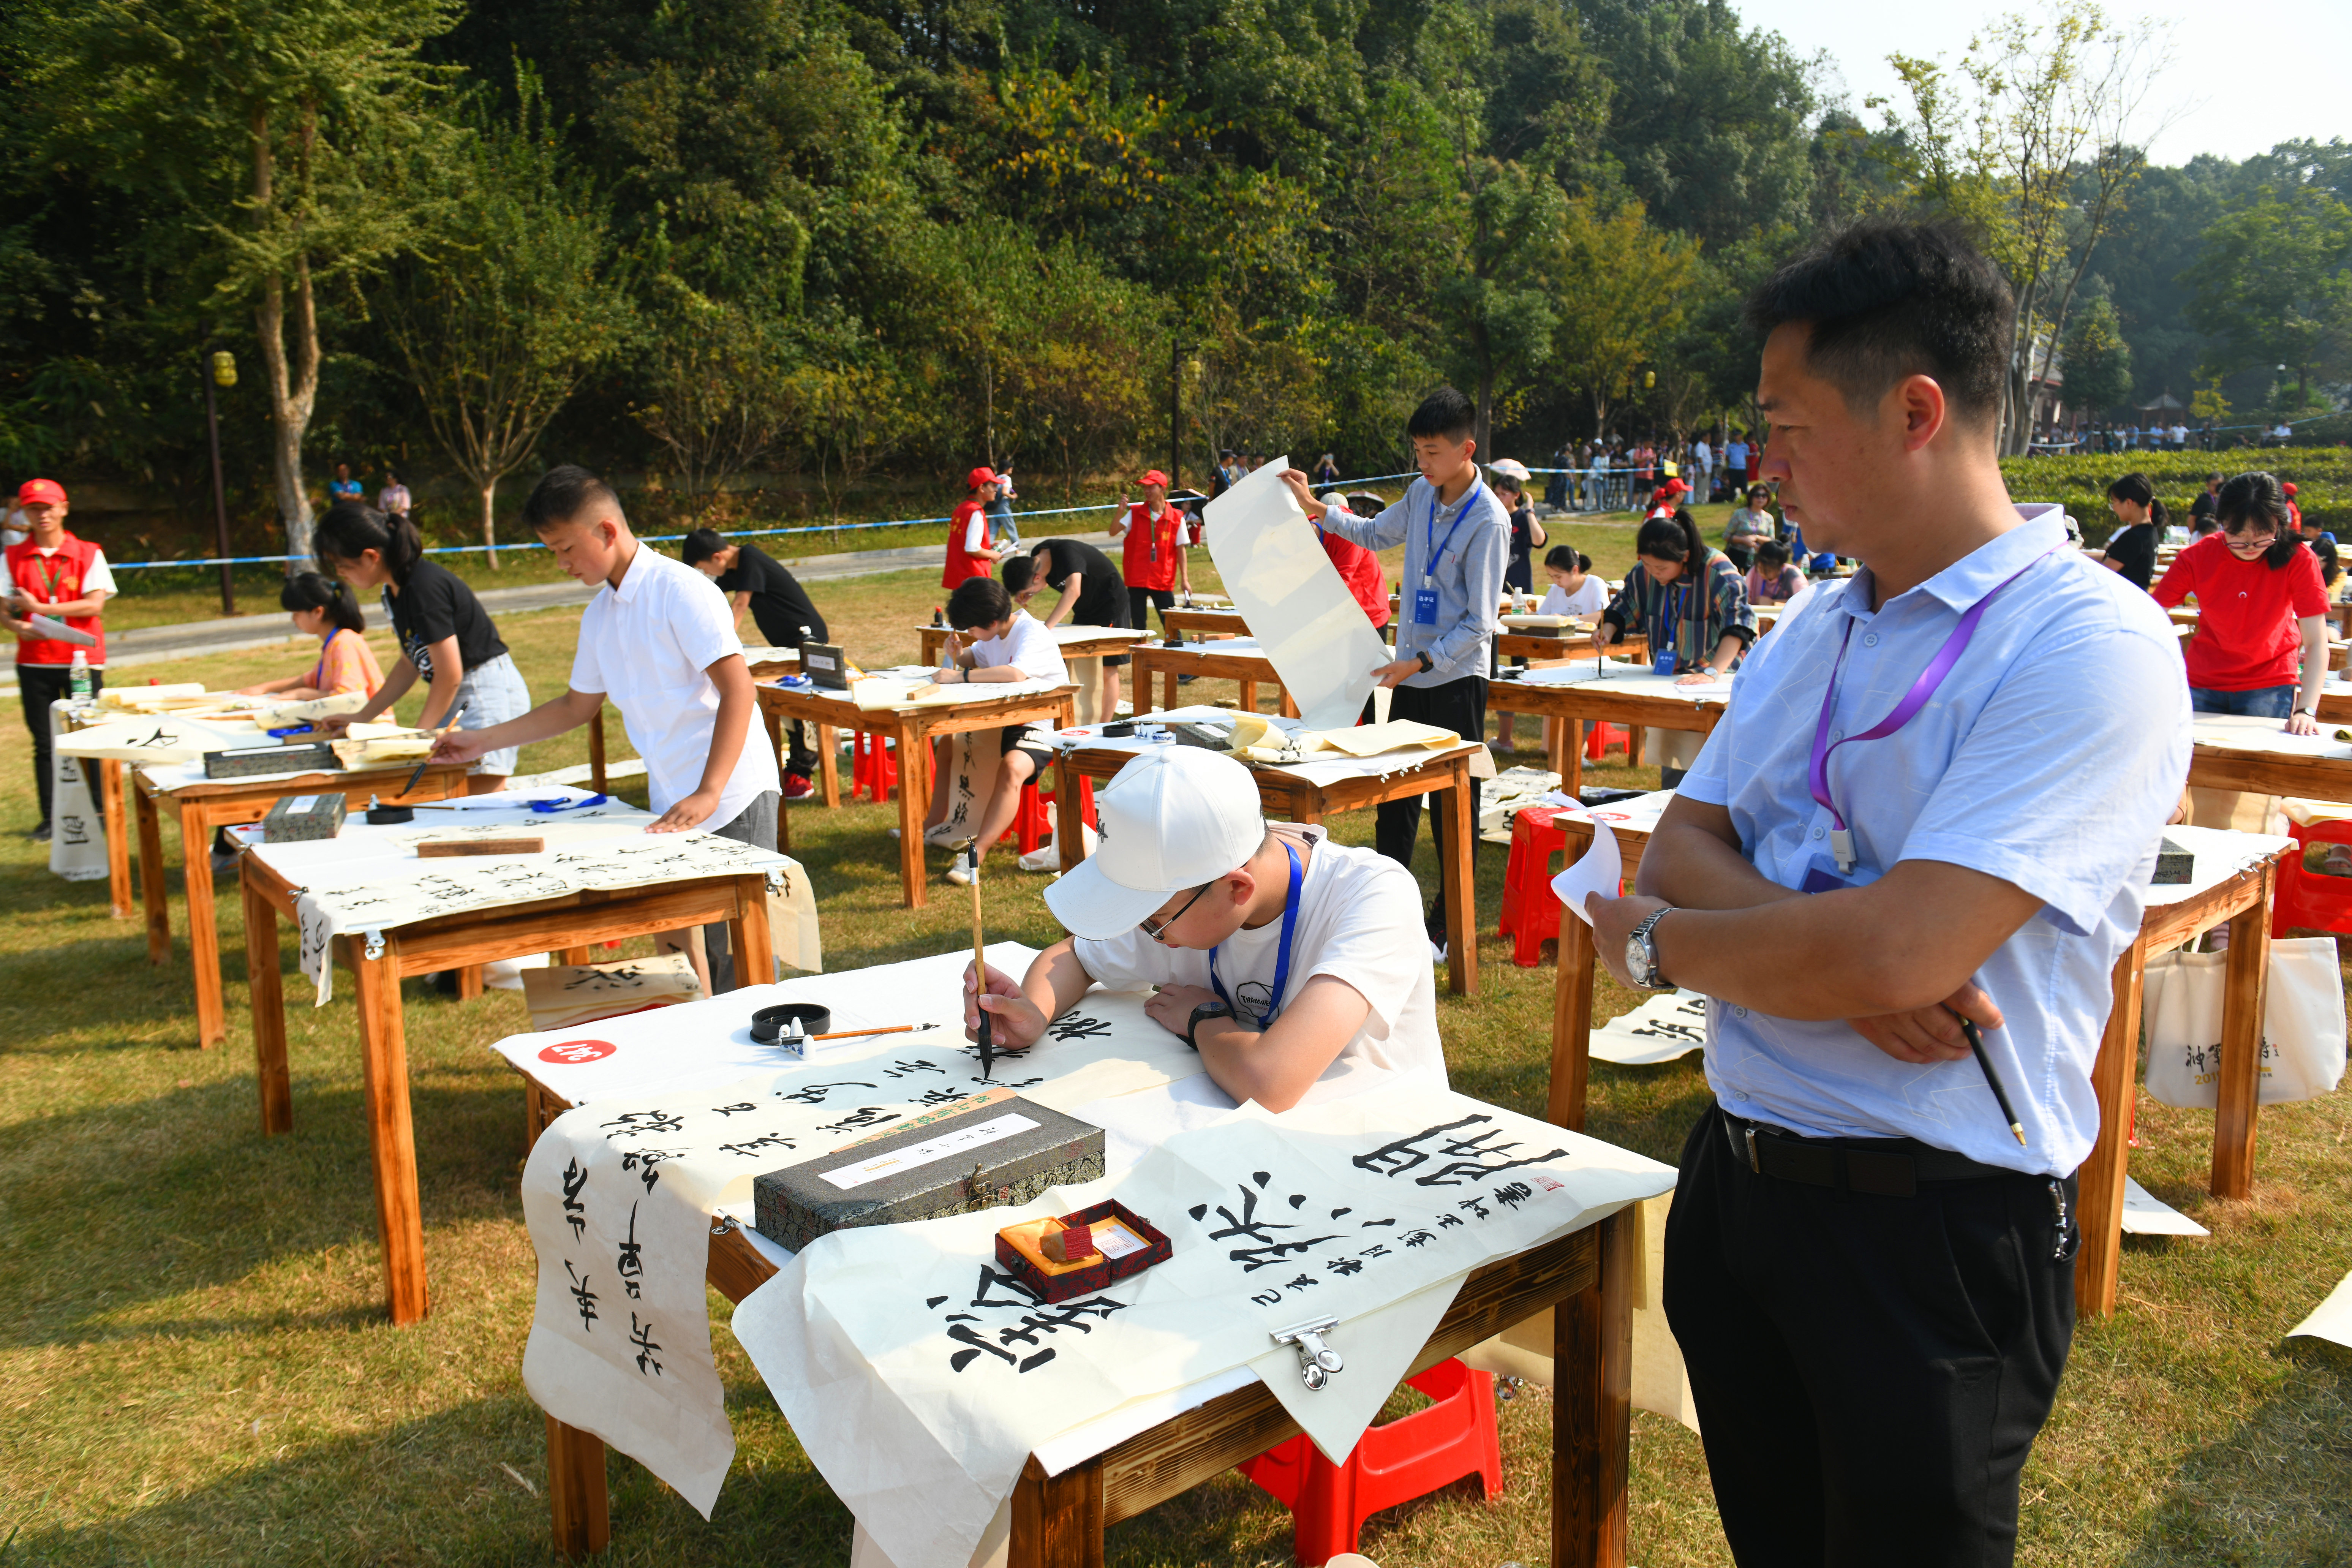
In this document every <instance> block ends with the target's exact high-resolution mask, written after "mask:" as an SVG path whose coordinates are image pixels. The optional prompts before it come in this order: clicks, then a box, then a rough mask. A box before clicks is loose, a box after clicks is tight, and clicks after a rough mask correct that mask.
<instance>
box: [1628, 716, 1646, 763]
mask: <svg viewBox="0 0 2352 1568" xmlns="http://www.w3.org/2000/svg"><path fill="white" fill-rule="evenodd" d="M1646 728H1648V726H1647V725H1643V724H1628V725H1626V726H1625V765H1626V766H1627V767H1629V768H1638V767H1640V766H1641V765H1642V731H1643V730H1644V729H1646Z"/></svg>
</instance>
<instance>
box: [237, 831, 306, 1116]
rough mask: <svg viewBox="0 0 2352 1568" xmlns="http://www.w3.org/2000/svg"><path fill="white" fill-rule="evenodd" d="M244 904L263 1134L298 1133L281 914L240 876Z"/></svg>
mask: <svg viewBox="0 0 2352 1568" xmlns="http://www.w3.org/2000/svg"><path fill="white" fill-rule="evenodd" d="M237 885H238V887H239V888H240V889H242V890H243V892H244V899H245V983H246V994H247V1002H248V1003H250V1004H251V1005H252V1008H253V1076H254V1080H255V1082H256V1084H257V1086H258V1087H259V1089H260V1090H261V1130H262V1131H264V1132H291V1131H294V1084H293V1079H292V1078H291V1076H290V1075H289V1072H288V1071H287V1067H286V994H285V987H284V984H283V983H282V982H281V981H280V980H279V978H278V910H276V909H275V908H273V907H272V906H271V904H270V902H269V900H268V899H265V898H263V897H262V896H261V892H260V890H259V889H257V888H256V887H255V886H254V885H253V879H251V878H249V877H239V878H238V879H237Z"/></svg>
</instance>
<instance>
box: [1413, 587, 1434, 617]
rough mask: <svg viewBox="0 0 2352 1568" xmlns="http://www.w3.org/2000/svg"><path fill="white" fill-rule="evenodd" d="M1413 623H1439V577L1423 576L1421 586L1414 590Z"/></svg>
mask: <svg viewBox="0 0 2352 1568" xmlns="http://www.w3.org/2000/svg"><path fill="white" fill-rule="evenodd" d="M1412 624H1413V625H1414V626H1435V625H1436V624H1437V579H1436V578H1434V577H1423V579H1422V580H1421V586H1420V587H1418V588H1415V589H1414V590H1413V591H1412Z"/></svg>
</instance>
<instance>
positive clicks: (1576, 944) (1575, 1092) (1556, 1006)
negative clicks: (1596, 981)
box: [1544, 910, 1594, 1132]
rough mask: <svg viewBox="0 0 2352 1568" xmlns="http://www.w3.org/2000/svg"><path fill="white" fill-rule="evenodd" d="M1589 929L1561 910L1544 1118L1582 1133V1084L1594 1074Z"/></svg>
mask: <svg viewBox="0 0 2352 1568" xmlns="http://www.w3.org/2000/svg"><path fill="white" fill-rule="evenodd" d="M1593 957H1594V955H1593V949H1592V928H1591V926H1589V925H1586V924H1585V923H1584V922H1583V921H1580V920H1579V919H1577V918H1576V916H1574V915H1573V914H1570V912H1569V911H1568V910H1561V911H1560V913H1559V971H1558V973H1555V974H1554V975H1553V976H1552V990H1551V1086H1550V1088H1549V1090H1548V1091H1547V1092H1546V1095H1545V1098H1544V1120H1545V1121H1549V1122H1551V1123H1553V1124H1554V1125H1555V1126H1559V1127H1565V1128H1568V1129H1569V1130H1570V1131H1575V1132H1581V1131H1584V1099H1585V1092H1586V1085H1587V1083H1588V1081H1589V1080H1590V1079H1591V1072H1592V980H1593V974H1592V970H1593Z"/></svg>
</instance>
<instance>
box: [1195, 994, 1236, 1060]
mask: <svg viewBox="0 0 2352 1568" xmlns="http://www.w3.org/2000/svg"><path fill="white" fill-rule="evenodd" d="M1232 1016H1234V1005H1233V1004H1232V1003H1230V1002H1226V1001H1223V1000H1219V1001H1215V1002H1203V1003H1202V1004H1201V1005H1199V1006H1197V1007H1195V1008H1193V1009H1192V1017H1191V1019H1189V1020H1188V1021H1187V1022H1186V1023H1185V1025H1184V1043H1185V1044H1186V1045H1188V1046H1190V1047H1192V1048H1193V1049H1194V1050H1196V1051H1197V1050H1199V1049H1200V1048H1201V1042H1200V1041H1198V1040H1196V1039H1194V1038H1193V1037H1192V1036H1193V1033H1194V1031H1196V1030H1198V1029H1199V1028H1200V1026H1201V1023H1202V1020H1203V1019H1206V1018H1230V1017H1232Z"/></svg>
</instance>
